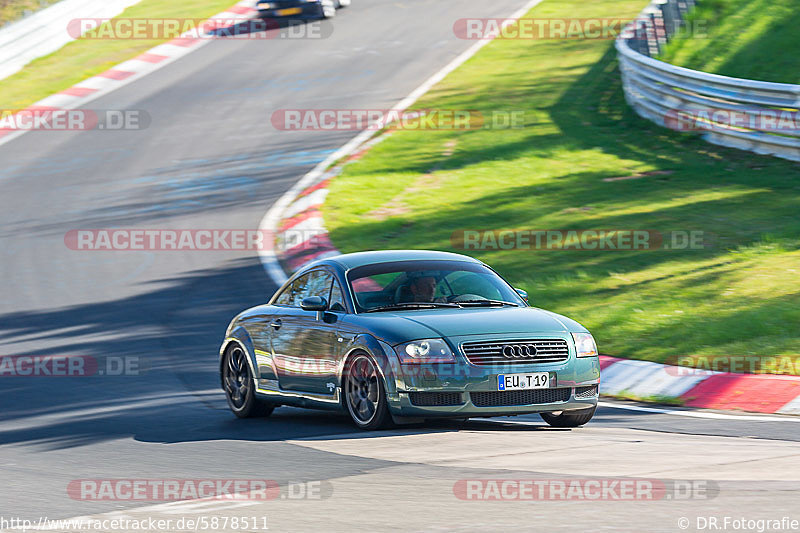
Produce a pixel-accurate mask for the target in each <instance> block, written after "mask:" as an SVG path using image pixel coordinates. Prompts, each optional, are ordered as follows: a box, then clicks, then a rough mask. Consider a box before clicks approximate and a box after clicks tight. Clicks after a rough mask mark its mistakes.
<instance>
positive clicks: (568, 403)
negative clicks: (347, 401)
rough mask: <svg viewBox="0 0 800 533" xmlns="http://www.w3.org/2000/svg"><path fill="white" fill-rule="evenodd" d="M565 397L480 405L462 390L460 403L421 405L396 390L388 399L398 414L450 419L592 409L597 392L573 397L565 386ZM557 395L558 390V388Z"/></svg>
mask: <svg viewBox="0 0 800 533" xmlns="http://www.w3.org/2000/svg"><path fill="white" fill-rule="evenodd" d="M563 391H564V394H565V396H566V397H567V399H566V400H565V401H555V402H547V403H532V404H525V405H488V406H479V405H476V404H475V403H474V398H475V396H473V394H472V393H468V392H461V393H457V394H460V395H461V401H462V402H463V404H461V405H444V406H422V405H414V403H413V400H412V396H414V394H415V393H408V392H398V393H397V396H396V397H395V398H390V400H389V402H390V406H391V407H390V408H391V411H392V412H393V413H394V414H395V415H397V416H404V417H425V418H437V417H445V418H447V417H450V418H469V417H484V416H510V415H523V414H530V413H552V412H556V411H573V410H580V409H591V408H592V407H595V406H596V405H597V395H596V394H595V395H593V396H592V397H585V396H581V397H580V398H579V397H577V396H576V393H575V388H574V387H568V388H564V389H563ZM559 394H560V391H559Z"/></svg>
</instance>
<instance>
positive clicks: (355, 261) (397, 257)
mask: <svg viewBox="0 0 800 533" xmlns="http://www.w3.org/2000/svg"><path fill="white" fill-rule="evenodd" d="M395 261H465V262H468V263H481V261H478V260H477V259H475V258H472V257H469V256H467V255H461V254H454V253H451V252H438V251H433V250H381V251H374V252H356V253H352V254H342V255H337V256H334V257H328V258H326V259H323V260H320V261H315V262H314V263H312V264H310V265H308V267H312V266H317V265H321V264H331V263H333V264H336V265H338V266H340V267H341V268H343V269H344V270H350V269H352V268H357V267H360V266H364V265H374V264H376V263H393V262H395ZM308 267H307V268H308ZM303 270H305V268H304V269H303Z"/></svg>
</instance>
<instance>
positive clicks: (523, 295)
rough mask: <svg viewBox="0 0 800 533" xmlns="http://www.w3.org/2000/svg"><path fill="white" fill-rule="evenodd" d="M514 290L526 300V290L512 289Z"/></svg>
mask: <svg viewBox="0 0 800 533" xmlns="http://www.w3.org/2000/svg"><path fill="white" fill-rule="evenodd" d="M514 290H515V291H517V294H519V295H520V296H521V297H522V299H523V300H525V301H526V302H527V301H528V291H524V290H522V289H514Z"/></svg>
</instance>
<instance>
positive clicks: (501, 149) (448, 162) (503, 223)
mask: <svg viewBox="0 0 800 533" xmlns="http://www.w3.org/2000/svg"><path fill="white" fill-rule="evenodd" d="M644 5H645V2H644V1H642V0H635V1H633V0H613V1H612V0H598V1H594V2H584V1H583V0H559V1H555V0H547V1H546V2H544V3H543V4H541V5H540V6H538V7H537V8H535V10H534V12H533V13H532V14H530V15H529V16H535V17H541V18H556V17H559V16H562V17H575V18H590V17H612V16H618V17H629V18H630V17H634V16H635V15H636V14H637V13H638V12H639V11H640V10H641V9H642V8H643V7H644ZM417 107H418V108H420V109H429V108H433V109H435V108H446V109H473V110H481V111H483V112H486V113H490V112H492V111H495V110H505V111H514V110H526V120H527V123H526V125H525V127H524V128H522V129H509V130H495V131H491V130H486V129H480V130H473V131H462V132H454V131H436V132H432V131H402V132H397V133H395V134H394V135H392V136H391V137H390V138H388V139H387V140H385V141H384V142H382V143H380V144H379V145H377V146H376V147H375V148H373V150H372V151H371V152H370V153H368V154H367V155H366V157H364V158H363V159H362V160H360V161H358V162H356V163H353V164H351V165H349V166H348V167H346V170H345V172H344V174H343V175H342V176H341V177H339V178H337V179H336V180H334V181H333V182H332V186H331V194H330V196H329V197H328V200H327V202H326V204H325V207H324V216H325V220H326V224H327V226H328V228H329V229H330V230H331V238H332V240H333V242H334V244H335V245H336V246H337V247H338V248H339V249H340V250H342V251H343V252H353V251H357V250H368V249H382V248H392V249H404V248H427V249H439V250H452V251H461V250H459V249H457V248H456V247H454V246H453V243H452V242H451V235H452V234H453V232H455V231H458V230H464V229H478V230H489V229H508V228H517V229H531V230H542V229H644V230H657V231H661V232H668V231H673V230H696V231H704V232H706V234H708V235H713V239H712V241H713V247H711V248H706V249H702V250H692V251H678V250H658V251H531V250H490V251H468V252H466V253H468V254H470V255H474V256H476V257H478V258H480V259H482V260H484V261H486V262H487V263H489V264H491V265H493V266H494V267H495V268H497V269H498V270H499V272H500V273H501V274H503V275H504V276H505V277H507V278H508V279H509V280H510V281H511V282H512V283H513V284H514V285H515V286H519V287H521V288H524V289H526V290H527V291H528V292H529V294H530V299H531V302H532V303H533V305H536V306H539V307H543V308H547V309H551V310H553V311H556V312H559V313H562V314H565V315H568V316H570V317H572V318H574V319H576V320H578V321H580V322H582V323H583V324H584V325H586V326H587V327H588V328H590V330H591V331H592V332H593V333H594V334H595V336H596V337H597V339H598V344H599V347H600V350H601V352H602V353H605V354H609V355H616V356H621V357H631V358H639V359H647V360H653V361H668V362H675V361H677V359H678V358H679V357H680V356H688V355H698V354H703V355H792V354H797V353H799V352H800V328H798V324H800V217H799V216H798V206H800V172H798V170H800V166H798V165H796V164H793V163H790V162H787V161H784V160H780V159H776V158H769V157H763V156H757V155H754V154H751V153H749V152H743V151H736V150H732V149H725V148H721V147H716V146H713V145H710V144H708V143H706V142H704V141H702V140H701V139H700V138H698V137H697V136H695V135H693V134H680V133H675V132H672V131H670V130H667V129H664V128H660V127H658V126H656V125H654V124H652V123H650V122H648V121H645V120H643V119H640V118H639V117H638V116H636V115H635V113H633V112H632V111H631V110H630V109H629V108H628V106H627V105H626V104H625V101H624V98H623V93H622V89H621V85H620V77H619V73H618V70H617V62H616V56H615V53H614V51H613V46H612V43H611V42H609V41H600V40H583V41H578V40H560V41H541V40H539V41H512V40H507V41H496V42H494V43H492V44H490V45H489V46H487V47H486V48H484V49H483V50H482V51H481V52H480V53H479V54H478V55H477V56H476V57H474V58H473V59H471V60H470V61H468V62H467V63H466V64H465V65H464V66H462V67H461V68H460V69H458V70H457V71H456V72H454V73H453V74H452V75H450V76H449V77H448V78H447V79H445V80H444V81H443V82H442V83H440V84H439V85H438V86H437V87H435V88H434V90H432V91H431V92H430V93H429V94H428V95H427V96H426V97H425V98H424V99H423V100H422V101H420V102H419V103H418V105H417ZM451 143H456V144H455V149H454V153H453V154H452V155H451V156H449V157H445V156H444V155H443V152H444V151H445V146H446V145H452V144H451ZM434 168H436V169H437V170H436V171H435V172H433V173H431V170H432V169H434ZM654 171H659V172H663V173H659V174H652V175H649V176H645V177H642V178H641V179H632V180H620V181H611V182H607V181H604V178H612V177H625V176H631V175H639V174H642V173H650V172H654ZM426 174H432V175H427V176H426ZM380 207H392V208H393V211H391V214H390V216H388V217H387V216H386V212H385V211H384V212H383V213H384V214H383V215H381V216H376V213H375V211H374V210H376V208H380Z"/></svg>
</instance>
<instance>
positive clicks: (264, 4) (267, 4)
mask: <svg viewBox="0 0 800 533" xmlns="http://www.w3.org/2000/svg"><path fill="white" fill-rule="evenodd" d="M258 8H259V9H275V4H273V3H272V2H259V3H258Z"/></svg>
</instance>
